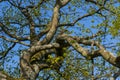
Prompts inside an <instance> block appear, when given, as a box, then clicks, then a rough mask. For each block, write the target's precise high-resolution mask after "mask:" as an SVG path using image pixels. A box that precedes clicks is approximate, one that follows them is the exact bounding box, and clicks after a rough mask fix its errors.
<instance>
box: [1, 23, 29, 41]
mask: <svg viewBox="0 0 120 80" xmlns="http://www.w3.org/2000/svg"><path fill="white" fill-rule="evenodd" d="M0 27H1V29H2V30H3V31H4V32H5V33H6V34H7V35H9V36H10V37H12V38H15V39H17V40H19V41H25V40H29V37H20V36H17V35H15V34H11V33H10V32H9V31H8V28H7V27H6V26H5V25H4V24H3V23H1V22H0Z"/></svg>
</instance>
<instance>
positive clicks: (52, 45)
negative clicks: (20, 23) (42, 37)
mask: <svg viewBox="0 0 120 80" xmlns="http://www.w3.org/2000/svg"><path fill="white" fill-rule="evenodd" d="M58 47H60V45H59V44H58V43H51V44H47V45H39V46H32V47H31V48H30V49H28V51H29V52H30V53H31V54H34V53H36V52H38V51H40V50H45V49H50V48H58Z"/></svg>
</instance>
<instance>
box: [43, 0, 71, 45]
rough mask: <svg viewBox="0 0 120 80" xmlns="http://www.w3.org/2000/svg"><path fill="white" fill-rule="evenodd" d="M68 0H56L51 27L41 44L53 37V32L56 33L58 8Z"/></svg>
mask: <svg viewBox="0 0 120 80" xmlns="http://www.w3.org/2000/svg"><path fill="white" fill-rule="evenodd" d="M69 1H70V0H66V1H64V0H63V2H61V1H60V0H56V3H55V7H54V11H53V16H52V21H51V27H50V30H49V32H48V33H47V35H46V37H45V38H44V39H43V41H42V42H41V43H42V44H45V43H49V42H50V41H51V39H52V38H53V36H54V34H55V33H56V30H57V26H58V22H59V10H60V8H61V7H63V6H65V5H66V4H67V3H68V2H69Z"/></svg>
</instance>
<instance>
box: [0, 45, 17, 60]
mask: <svg viewBox="0 0 120 80" xmlns="http://www.w3.org/2000/svg"><path fill="white" fill-rule="evenodd" d="M15 45H16V43H13V45H12V46H11V47H9V48H8V49H7V50H6V51H4V52H2V54H3V56H2V57H1V58H0V60H1V59H2V58H4V57H6V55H7V54H8V52H9V51H10V50H11V49H12V48H13V47H14V46H15Z"/></svg>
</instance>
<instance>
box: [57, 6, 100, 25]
mask: <svg viewBox="0 0 120 80" xmlns="http://www.w3.org/2000/svg"><path fill="white" fill-rule="evenodd" d="M101 9H102V8H100V9H98V10H96V11H95V12H93V13H88V14H85V15H83V16H81V17H79V18H77V19H76V20H74V21H73V22H72V23H68V24H59V25H58V27H60V26H74V25H75V23H77V22H78V21H79V20H81V19H83V18H86V17H89V16H92V15H93V14H95V13H97V12H99V11H100V10H101Z"/></svg>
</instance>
